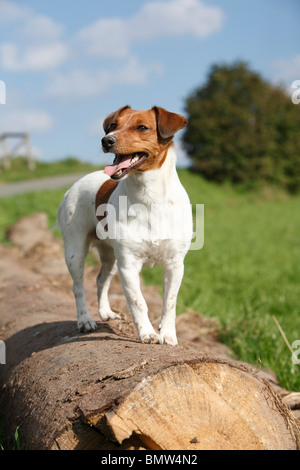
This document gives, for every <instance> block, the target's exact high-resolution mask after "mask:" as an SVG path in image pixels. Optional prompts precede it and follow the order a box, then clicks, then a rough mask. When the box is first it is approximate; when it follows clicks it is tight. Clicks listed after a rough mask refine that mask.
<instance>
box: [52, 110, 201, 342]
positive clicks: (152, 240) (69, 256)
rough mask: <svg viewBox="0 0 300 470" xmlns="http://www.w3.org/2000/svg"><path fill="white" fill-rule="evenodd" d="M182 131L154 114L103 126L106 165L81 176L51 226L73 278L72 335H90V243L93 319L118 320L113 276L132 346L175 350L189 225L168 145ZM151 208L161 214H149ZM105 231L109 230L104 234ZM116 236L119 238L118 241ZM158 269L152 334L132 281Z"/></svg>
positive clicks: (111, 119)
mask: <svg viewBox="0 0 300 470" xmlns="http://www.w3.org/2000/svg"><path fill="white" fill-rule="evenodd" d="M186 124H187V121H186V119H185V118H184V117H182V116H180V115H178V114H175V113H170V112H168V111H166V110H164V109H162V108H158V107H156V106H155V107H153V108H152V109H150V110H148V111H135V110H133V109H131V108H130V106H124V107H122V108H120V109H119V110H118V111H116V112H113V113H111V114H110V115H109V116H108V117H107V118H106V119H105V120H104V123H103V127H104V131H105V134H106V136H105V137H104V138H103V139H102V147H103V151H104V152H105V153H107V152H110V153H113V154H115V158H114V161H113V164H112V165H109V166H107V167H106V168H105V170H104V171H103V170H101V171H96V172H94V173H91V174H89V175H86V176H84V177H83V178H81V179H80V180H79V181H77V182H76V183H75V184H74V185H73V186H72V187H71V188H70V189H69V191H67V193H66V194H65V197H64V199H63V201H62V203H61V204H60V206H59V209H58V216H57V222H58V225H59V227H60V228H61V231H62V235H63V240H64V246H65V260H66V264H67V266H68V269H69V272H70V274H71V276H72V278H73V283H74V284H73V292H74V296H75V300H76V308H77V325H78V328H79V331H81V332H88V331H93V330H95V329H96V327H97V325H96V323H95V321H94V320H93V319H92V318H91V315H90V313H89V310H88V306H87V302H86V298H85V290H84V266H85V259H86V255H87V253H88V249H89V245H90V244H91V243H93V244H95V245H96V247H97V249H98V252H99V255H100V260H101V270H100V273H99V274H98V276H97V293H98V303H99V316H100V319H101V320H102V321H106V320H109V319H116V318H120V317H119V315H117V314H116V313H115V312H113V311H112V310H111V308H110V304H109V300H108V290H109V286H110V282H111V279H112V277H113V276H114V274H115V273H116V272H117V270H118V271H119V275H120V278H121V281H122V286H123V290H124V293H125V297H126V300H127V305H128V308H129V310H130V313H131V316H132V319H133V322H134V325H135V327H136V329H137V332H138V335H139V338H140V340H141V341H142V342H143V343H160V344H163V343H166V344H170V345H173V346H176V345H177V337H176V328H175V319H176V301H177V294H178V291H179V288H180V284H181V281H182V276H183V271H184V257H185V255H186V253H187V251H188V249H189V247H190V243H191V239H192V234H193V222H192V211H191V205H190V201H189V198H188V195H187V193H186V191H185V189H184V188H183V186H182V185H181V183H180V181H179V178H178V175H177V172H176V165H175V164H176V156H175V152H174V148H173V144H172V139H173V136H174V134H175V133H176V132H177V131H178V130H180V129H182V128H183V127H185V125H186ZM124 201H125V202H124ZM121 202H122V204H121ZM124 204H125V205H124ZM121 206H122V210H120V209H121ZM153 206H154V207H156V209H157V208H161V210H159V211H157V210H156V211H154V213H153V211H152V212H151V208H152V207H153ZM182 208H183V210H182ZM149 212H151V218H149V217H148V216H147V214H148V213H149ZM99 213H100V215H99ZM110 213H111V214H113V217H109V215H110ZM104 215H105V216H107V215H108V217H104ZM99 224H101V225H99ZM110 225H111V226H113V225H114V230H109V229H110V228H112V227H110ZM97 227H98V228H99V230H97ZM170 227H173V228H174V229H175V234H177V235H178V234H181V233H182V228H184V234H183V236H181V235H179V236H171V235H168V234H170V232H169V231H168V230H169V229H170ZM122 229H126V232H124V233H126V236H120V233H121V232H122ZM141 229H145V230H141ZM140 231H141V233H140ZM166 234H167V235H166ZM97 235H98V236H97ZM173 235H174V234H173ZM158 264H162V265H163V266H164V276H163V309H162V318H161V323H160V326H159V333H156V332H155V330H154V328H153V327H152V324H151V322H150V320H149V318H148V309H147V305H146V302H145V300H144V297H143V295H142V293H141V289H140V278H139V273H140V271H141V269H142V267H143V266H154V265H158Z"/></svg>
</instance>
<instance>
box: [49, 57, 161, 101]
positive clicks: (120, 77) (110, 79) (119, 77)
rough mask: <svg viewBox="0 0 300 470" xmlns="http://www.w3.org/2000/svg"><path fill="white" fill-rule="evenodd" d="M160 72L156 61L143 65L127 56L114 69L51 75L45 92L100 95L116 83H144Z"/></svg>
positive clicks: (69, 95)
mask: <svg viewBox="0 0 300 470" xmlns="http://www.w3.org/2000/svg"><path fill="white" fill-rule="evenodd" d="M162 72H163V69H162V66H161V65H160V64H158V63H150V64H147V65H143V64H141V63H139V61H138V59H137V58H136V57H129V58H128V59H127V61H126V62H125V64H123V65H121V66H119V67H117V68H115V69H110V70H100V71H97V72H93V73H91V72H90V71H87V70H79V69H77V70H73V71H71V72H70V73H69V74H65V75H61V74H55V75H53V76H52V81H51V83H50V84H49V86H48V88H47V90H46V93H47V94H48V95H51V96H63V97H89V96H95V95H102V94H104V93H106V92H107V91H108V90H110V89H111V88H112V87H114V86H116V85H124V84H127V85H137V86H141V85H144V84H146V83H147V81H148V79H149V76H152V75H153V74H154V75H157V74H161V73H162Z"/></svg>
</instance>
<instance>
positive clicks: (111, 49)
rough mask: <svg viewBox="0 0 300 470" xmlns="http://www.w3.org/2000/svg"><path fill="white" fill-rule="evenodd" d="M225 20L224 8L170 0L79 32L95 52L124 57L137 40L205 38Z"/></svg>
mask: <svg viewBox="0 0 300 470" xmlns="http://www.w3.org/2000/svg"><path fill="white" fill-rule="evenodd" d="M223 22H224V14H223V11H222V10H221V9H220V8H218V7H213V6H208V5H205V4H204V3H203V2H202V1H201V0H169V1H167V2H163V1H158V2H149V3H146V4H144V5H143V6H142V7H141V9H140V10H139V11H138V12H137V13H136V15H134V16H132V17H130V18H126V19H122V18H101V19H99V20H97V21H96V22H95V23H93V24H91V25H90V26H87V27H85V28H83V29H82V30H81V31H79V33H78V36H77V38H78V39H80V40H81V41H83V42H84V43H86V48H87V49H86V50H87V52H88V53H89V54H91V55H97V56H102V57H116V58H117V57H122V56H125V55H126V54H128V53H129V50H130V46H131V44H133V43H134V42H137V41H138V42H141V41H147V40H151V39H154V38H163V37H167V36H181V35H184V34H191V35H193V36H196V37H197V38H204V37H206V36H208V35H210V34H212V33H214V32H216V31H218V30H219V29H220V28H221V27H222V25H223Z"/></svg>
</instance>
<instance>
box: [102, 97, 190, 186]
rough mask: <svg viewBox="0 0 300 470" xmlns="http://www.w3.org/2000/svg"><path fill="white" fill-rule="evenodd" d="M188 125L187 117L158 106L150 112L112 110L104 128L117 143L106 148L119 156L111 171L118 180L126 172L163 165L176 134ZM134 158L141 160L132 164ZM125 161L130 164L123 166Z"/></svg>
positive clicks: (145, 169) (129, 109)
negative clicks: (113, 111)
mask: <svg viewBox="0 0 300 470" xmlns="http://www.w3.org/2000/svg"><path fill="white" fill-rule="evenodd" d="M186 124H187V121H186V119H185V118H184V117H183V116H180V115H179V114H175V113H170V112H169V111H166V110H165V109H163V108H159V107H157V106H155V107H153V108H152V109H149V110H147V111H136V110H133V109H131V108H130V107H129V106H124V107H122V108H120V109H119V110H118V111H116V112H115V113H111V114H110V115H109V116H108V117H107V118H106V119H105V121H104V124H103V127H104V130H105V132H106V133H107V134H108V135H109V137H113V140H112V142H113V144H111V142H110V148H109V150H108V149H106V150H105V149H104V151H109V152H112V153H114V154H115V155H116V158H115V161H114V164H113V165H110V166H109V167H107V168H108V171H107V174H109V175H110V176H111V177H112V178H114V179H121V178H122V176H124V174H128V173H132V172H133V171H148V170H154V169H158V168H160V167H161V166H162V164H163V163H164V161H165V158H166V156H167V152H168V149H169V148H170V146H171V145H172V138H173V136H174V134H175V133H176V132H177V131H179V130H180V129H182V128H183V127H184V126H185V125H186ZM107 138H108V137H107ZM103 141H105V138H104V139H103ZM137 157H138V158H137ZM133 158H134V159H135V160H137V161H136V162H135V160H133V162H132V163H131V160H132V159H133ZM125 160H126V162H127V163H126V166H125V165H124V166H123V162H125ZM120 170H122V171H120ZM117 173H118V174H117Z"/></svg>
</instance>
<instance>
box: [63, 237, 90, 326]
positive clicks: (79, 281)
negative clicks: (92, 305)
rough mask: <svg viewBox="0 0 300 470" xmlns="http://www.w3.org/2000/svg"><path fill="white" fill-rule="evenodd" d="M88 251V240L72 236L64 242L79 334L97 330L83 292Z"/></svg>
mask: <svg viewBox="0 0 300 470" xmlns="http://www.w3.org/2000/svg"><path fill="white" fill-rule="evenodd" d="M88 249H89V242H88V240H87V239H84V238H81V237H76V235H74V234H73V236H72V237H68V243H66V242H65V260H66V264H67V266H68V269H69V272H70V274H71V276H72V279H73V292H74V296H75V301H76V309H77V326H78V329H79V331H81V332H88V331H93V330H95V329H96V328H97V325H96V323H95V322H94V320H93V319H92V318H91V315H90V312H89V309H88V306H87V302H86V297H85V290H84V267H85V259H86V256H87V253H88Z"/></svg>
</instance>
